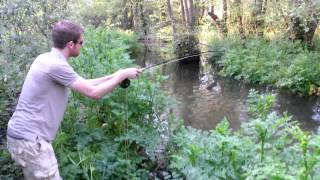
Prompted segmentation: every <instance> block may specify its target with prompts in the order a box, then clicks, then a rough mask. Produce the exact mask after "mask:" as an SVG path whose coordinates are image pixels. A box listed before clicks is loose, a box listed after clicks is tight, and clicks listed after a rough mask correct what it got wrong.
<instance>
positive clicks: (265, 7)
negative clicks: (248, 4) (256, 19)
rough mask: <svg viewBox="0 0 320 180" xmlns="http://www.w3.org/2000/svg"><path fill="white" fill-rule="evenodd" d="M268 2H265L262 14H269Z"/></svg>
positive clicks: (266, 0)
mask: <svg viewBox="0 0 320 180" xmlns="http://www.w3.org/2000/svg"><path fill="white" fill-rule="evenodd" d="M267 6H268V0H264V3H263V8H262V14H263V15H265V14H266V12H267Z"/></svg>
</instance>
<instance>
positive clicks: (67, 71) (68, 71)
mask: <svg viewBox="0 0 320 180" xmlns="http://www.w3.org/2000/svg"><path fill="white" fill-rule="evenodd" d="M48 74H49V76H50V78H51V79H53V80H54V81H56V82H58V83H59V84H62V85H64V86H69V85H70V84H71V83H73V82H74V81H75V80H76V79H77V78H79V75H78V74H77V73H76V72H75V71H74V70H73V68H72V67H71V66H70V65H69V64H58V65H55V66H52V67H51V68H50V71H49V73H48Z"/></svg>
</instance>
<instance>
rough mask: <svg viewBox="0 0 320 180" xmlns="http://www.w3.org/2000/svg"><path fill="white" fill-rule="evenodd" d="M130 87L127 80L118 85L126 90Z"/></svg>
mask: <svg viewBox="0 0 320 180" xmlns="http://www.w3.org/2000/svg"><path fill="white" fill-rule="evenodd" d="M129 86H130V80H129V79H128V78H127V79H125V80H123V81H122V82H121V83H120V87H122V88H124V89H126V88H127V87H129Z"/></svg>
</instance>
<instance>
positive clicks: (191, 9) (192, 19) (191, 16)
mask: <svg viewBox="0 0 320 180" xmlns="http://www.w3.org/2000/svg"><path fill="white" fill-rule="evenodd" d="M188 2H189V3H188V7H189V19H190V30H193V29H194V26H195V22H196V19H195V15H194V14H195V13H194V5H193V0H189V1H188Z"/></svg>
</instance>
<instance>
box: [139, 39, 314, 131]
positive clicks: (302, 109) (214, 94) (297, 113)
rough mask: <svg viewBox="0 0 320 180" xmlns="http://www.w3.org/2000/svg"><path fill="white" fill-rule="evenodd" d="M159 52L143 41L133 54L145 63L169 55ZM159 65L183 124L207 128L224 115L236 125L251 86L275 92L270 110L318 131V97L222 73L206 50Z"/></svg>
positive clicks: (242, 119) (244, 115)
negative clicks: (187, 59)
mask: <svg viewBox="0 0 320 180" xmlns="http://www.w3.org/2000/svg"><path fill="white" fill-rule="evenodd" d="M159 54H160V53H159V45H158V44H156V43H155V44H151V45H150V44H147V45H146V44H144V50H143V52H142V53H141V54H140V55H139V56H138V57H137V59H136V63H137V64H138V65H140V66H142V67H145V66H150V65H154V64H157V63H160V62H163V61H165V60H167V59H169V58H163V57H161V56H160V55H159ZM171 57H172V58H173V57H174V55H172V56H171ZM170 59H171V58H170ZM160 69H161V72H162V74H163V75H166V76H168V79H167V80H165V81H164V83H163V87H162V89H163V90H164V91H165V93H167V94H168V96H169V97H170V99H173V101H174V102H175V103H174V104H173V105H172V107H170V110H171V111H172V112H173V113H174V114H175V115H176V117H180V118H182V119H184V124H185V126H192V127H194V128H197V129H202V130H211V129H213V128H215V126H216V125H217V124H218V123H219V122H221V120H222V119H223V118H227V119H228V121H229V122H230V126H231V128H232V129H234V130H236V129H238V128H239V127H240V125H241V124H242V123H243V122H246V121H247V120H248V119H249V117H248V114H247V106H246V100H247V96H248V94H249V90H250V89H255V90H258V92H259V93H267V92H272V93H276V94H277V101H276V104H275V106H274V108H273V110H274V111H276V112H277V113H279V114H282V113H285V112H287V113H288V115H290V116H292V119H294V120H297V121H298V122H299V124H300V127H301V128H302V129H303V130H306V131H312V132H315V133H317V132H318V128H319V126H320V97H315V96H305V97H303V96H300V95H297V94H295V93H292V92H289V91H288V90H279V89H275V88H272V87H268V86H258V85H249V84H245V83H243V82H240V81H236V80H233V79H231V78H226V77H222V76H220V75H219V74H218V72H217V70H216V68H215V67H214V65H213V64H212V63H211V60H210V56H209V55H208V54H205V55H202V56H200V61H199V62H191V61H190V62H188V63H181V62H175V63H170V64H166V65H163V66H161V67H160Z"/></svg>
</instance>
